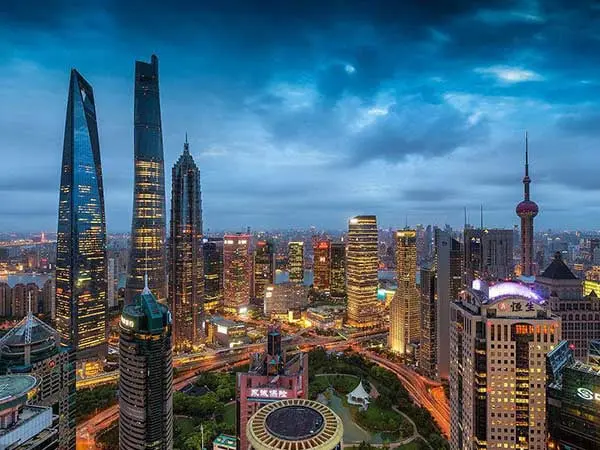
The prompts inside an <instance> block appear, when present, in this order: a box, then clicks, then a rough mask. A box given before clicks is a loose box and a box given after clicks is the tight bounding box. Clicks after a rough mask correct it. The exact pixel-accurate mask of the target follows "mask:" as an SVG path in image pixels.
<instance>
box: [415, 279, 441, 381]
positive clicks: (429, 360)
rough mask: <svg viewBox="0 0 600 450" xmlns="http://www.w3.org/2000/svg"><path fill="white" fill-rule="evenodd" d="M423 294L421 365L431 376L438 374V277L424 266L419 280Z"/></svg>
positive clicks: (421, 294) (421, 293)
mask: <svg viewBox="0 0 600 450" xmlns="http://www.w3.org/2000/svg"><path fill="white" fill-rule="evenodd" d="M419 285H420V286H419V291H420V296H421V340H420V347H419V366H420V368H421V370H423V372H424V373H425V375H427V376H428V377H429V378H435V377H436V376H437V302H438V296H437V292H436V285H437V277H436V272H435V270H433V269H427V268H422V269H421V277H420V280H419Z"/></svg>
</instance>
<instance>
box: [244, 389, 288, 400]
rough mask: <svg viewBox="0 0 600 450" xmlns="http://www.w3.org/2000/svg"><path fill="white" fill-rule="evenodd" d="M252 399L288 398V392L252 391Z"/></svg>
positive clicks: (273, 390) (271, 390) (274, 390)
mask: <svg viewBox="0 0 600 450" xmlns="http://www.w3.org/2000/svg"><path fill="white" fill-rule="evenodd" d="M250 397H258V398H288V391H286V390H284V389H250Z"/></svg>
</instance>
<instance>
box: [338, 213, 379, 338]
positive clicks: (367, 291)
mask: <svg viewBox="0 0 600 450" xmlns="http://www.w3.org/2000/svg"><path fill="white" fill-rule="evenodd" d="M377 249H378V236H377V218H376V217H375V216H357V217H354V218H352V219H350V222H349V224H348V244H347V253H346V256H347V265H346V276H347V283H346V289H347V293H348V323H349V324H350V325H351V326H355V327H358V328H365V327H373V326H376V325H378V324H379V319H380V318H379V308H378V303H377V286H378V278H377V269H378V266H379V258H378V254H377Z"/></svg>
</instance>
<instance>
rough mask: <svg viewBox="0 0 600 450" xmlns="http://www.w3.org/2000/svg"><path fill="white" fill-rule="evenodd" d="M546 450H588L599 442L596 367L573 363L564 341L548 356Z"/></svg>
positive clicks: (599, 400)
mask: <svg viewBox="0 0 600 450" xmlns="http://www.w3.org/2000/svg"><path fill="white" fill-rule="evenodd" d="M546 373H547V374H548V387H547V398H548V412H547V417H548V436H549V437H548V447H547V448H549V449H556V450H588V449H592V448H597V447H598V443H600V368H599V367H594V366H591V365H587V364H585V363H583V362H581V361H576V360H575V358H574V357H573V350H572V349H571V348H569V343H568V342H567V341H562V342H561V343H560V344H558V346H557V347H556V348H555V349H554V350H552V351H551V352H549V353H548V357H547V358H546Z"/></svg>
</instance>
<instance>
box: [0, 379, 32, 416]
mask: <svg viewBox="0 0 600 450" xmlns="http://www.w3.org/2000/svg"><path fill="white" fill-rule="evenodd" d="M36 384H37V380H36V379H35V377H32V376H31V375H3V376H0V409H4V408H10V407H13V406H15V405H16V404H19V403H25V401H26V400H27V394H28V393H29V392H30V391H31V390H32V389H33V388H34V387H35V385H36Z"/></svg>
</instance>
